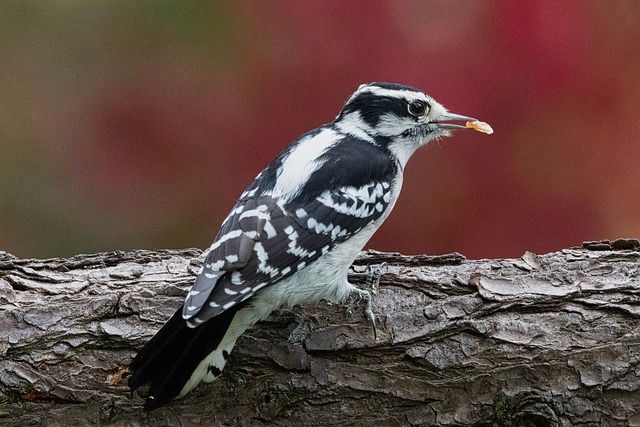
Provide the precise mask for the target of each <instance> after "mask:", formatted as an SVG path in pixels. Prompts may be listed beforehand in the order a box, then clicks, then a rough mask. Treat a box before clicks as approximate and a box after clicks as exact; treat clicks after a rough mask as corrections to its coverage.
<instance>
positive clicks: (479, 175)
mask: <svg viewBox="0 0 640 427" xmlns="http://www.w3.org/2000/svg"><path fill="white" fill-rule="evenodd" d="M0 40H2V42H1V43H0V250H4V251H7V252H10V253H13V254H14V255H17V256H20V257H54V256H69V255H73V254H77V253H91V252H98V251H107V250H118V249H120V250H129V249H135V248H146V249H155V248H181V247H199V248H205V247H207V246H209V244H210V243H211V241H212V239H213V237H214V235H215V234H216V232H217V230H218V226H219V224H220V223H221V221H222V220H223V219H224V217H225V216H226V214H227V213H228V211H229V209H230V208H231V207H232V206H233V204H234V202H235V200H236V198H237V196H238V195H239V194H240V193H241V192H242V191H243V190H244V188H245V187H246V186H247V185H248V184H249V183H250V182H251V180H252V179H253V178H254V177H255V175H256V174H257V173H258V172H259V171H260V170H261V169H262V168H263V167H264V166H265V165H266V164H268V163H269V162H270V161H271V160H272V159H273V158H274V157H275V156H276V155H277V154H278V152H279V151H280V150H281V149H283V148H284V147H285V146H286V145H287V144H288V143H289V142H290V141H292V140H293V139H294V138H296V137H297V136H298V135H300V134H301V133H303V132H305V131H307V130H309V129H311V128H315V127H317V126H318V125H320V124H323V123H326V122H329V121H331V120H333V118H334V117H335V115H336V114H337V113H338V112H339V110H340V108H341V106H342V104H343V102H344V101H345V100H346V99H347V98H348V97H349V95H350V94H351V93H352V92H353V91H354V90H355V89H356V88H357V87H358V85H359V84H361V83H365V82H371V81H391V82H399V83H404V84H408V85H412V86H415V87H418V88H421V89H423V90H425V91H426V92H428V93H429V94H431V95H432V96H433V97H435V98H436V99H437V100H438V101H440V102H441V103H443V104H444V105H445V106H447V107H448V108H449V109H450V110H451V111H453V112H456V113H459V114H465V115H471V116H474V117H477V118H479V119H480V120H483V121H486V122H488V123H490V124H491V125H492V126H493V128H494V130H495V134H494V135H491V136H488V135H483V134H480V133H477V132H461V133H458V134H456V136H455V137H454V138H448V139H444V140H442V141H440V142H436V143H432V144H431V145H429V146H427V147H426V148H423V149H422V150H420V151H419V152H418V153H417V154H416V155H415V156H414V157H413V158H412V160H411V162H409V165H408V167H407V170H406V174H405V181H404V182H405V184H404V189H403V194H402V196H401V198H400V200H399V202H398V204H397V206H396V209H395V211H394V212H393V214H392V215H391V216H390V218H389V219H388V220H387V222H386V223H385V225H384V226H383V228H382V229H381V230H380V231H379V232H378V234H377V235H376V236H375V237H374V238H373V239H372V240H371V241H370V242H369V244H368V246H367V247H369V248H374V249H378V250H391V251H401V252H404V253H411V254H413V253H429V254H439V253H447V252H452V251H458V252H461V253H463V254H464V255H466V256H467V257H469V258H493V257H517V256H520V255H522V254H523V253H524V251H526V250H529V251H534V252H536V253H545V252H549V251H554V250H559V249H562V248H565V247H569V246H573V245H579V244H581V242H582V241H584V240H593V239H603V238H616V237H640V212H639V209H638V206H639V205H640V177H639V174H638V171H637V167H638V164H639V162H638V159H640V120H639V119H640V54H639V52H640V2H638V1H635V0H628V1H614V2H601V1H597V0H592V1H578V0H576V1H562V2H559V1H554V0H549V1H528V2H501V1H478V0H467V1H462V0H455V1H451V0H438V1H423V0H415V1H402V2H401V1H393V0H391V1H371V2H366V1H359V2H346V1H342V0H324V1H322V2H316V3H314V4H313V6H311V5H310V4H309V3H307V2H300V1H294V0H287V1H285V0H282V1H277V2H271V1H251V2H248V1H247V2H245V1H234V2H214V1H188V2H178V1H155V0H153V1H152V0H147V1H137V2H130V1H124V0H122V1H117V0H113V1H91V2H86V1H81V0H65V1H58V0H49V1H46V0H44V1H27V0H19V1H9V0H4V1H3V2H2V3H1V4H0Z"/></svg>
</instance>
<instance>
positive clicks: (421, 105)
mask: <svg viewBox="0 0 640 427" xmlns="http://www.w3.org/2000/svg"><path fill="white" fill-rule="evenodd" d="M425 111H427V104H426V103H425V102H423V101H412V102H411V103H410V104H409V113H411V114H412V115H414V116H421V115H423V114H424V112H425Z"/></svg>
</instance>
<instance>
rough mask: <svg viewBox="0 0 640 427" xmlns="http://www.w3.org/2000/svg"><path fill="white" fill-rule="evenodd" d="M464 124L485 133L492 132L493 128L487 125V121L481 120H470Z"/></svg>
mask: <svg viewBox="0 0 640 427" xmlns="http://www.w3.org/2000/svg"><path fill="white" fill-rule="evenodd" d="M465 126H466V127H468V128H469V129H473V130H477V131H478V132H484V133H486V134H489V135H491V134H492V133H493V129H491V126H489V124H488V123H485V122H481V121H479V120H472V121H468V122H467V123H465Z"/></svg>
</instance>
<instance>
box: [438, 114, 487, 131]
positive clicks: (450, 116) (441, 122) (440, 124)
mask: <svg viewBox="0 0 640 427" xmlns="http://www.w3.org/2000/svg"><path fill="white" fill-rule="evenodd" d="M454 120H455V121H461V122H476V121H478V120H477V119H474V118H473V117H467V116H461V115H460V114H455V113H449V112H447V113H445V114H443V115H441V116H440V117H439V118H438V127H439V128H442V129H470V128H468V127H467V126H465V125H457V124H454V123H445V122H448V121H454Z"/></svg>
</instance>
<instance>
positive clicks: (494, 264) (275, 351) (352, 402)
mask: <svg viewBox="0 0 640 427" xmlns="http://www.w3.org/2000/svg"><path fill="white" fill-rule="evenodd" d="M639 246H640V245H639V244H638V241H637V240H618V241H615V242H592V243H589V244H585V245H583V247H581V248H572V249H567V250H563V251H561V252H556V253H550V254H547V255H541V256H538V255H535V254H532V253H526V254H525V255H524V256H523V257H522V258H520V259H496V260H478V261H471V260H466V259H465V258H464V257H463V256H461V255H459V254H451V255H445V256H437V257H429V256H411V257H408V256H402V255H399V254H389V253H379V252H372V251H370V252H367V253H363V254H362V255H361V256H360V257H359V258H358V260H357V261H356V263H355V264H354V267H353V269H352V270H353V272H352V275H351V280H352V282H353V283H355V284H359V285H360V286H369V285H371V283H366V282H367V279H368V278H369V277H371V274H370V272H371V270H372V269H373V270H375V269H378V270H379V271H381V272H382V273H383V274H382V276H381V280H380V285H379V287H377V289H374V292H377V293H376V294H375V297H374V309H375V310H374V311H375V313H376V315H377V318H378V336H377V340H375V339H374V335H373V333H372V328H371V325H370V324H369V323H368V321H367V320H366V319H365V317H364V316H363V313H362V310H361V309H360V308H358V307H357V306H355V305H354V304H352V305H351V307H346V306H345V305H330V304H326V303H319V304H317V305H315V306H305V307H302V308H300V309H294V310H293V311H292V310H280V311H278V312H276V313H274V314H273V315H272V316H271V317H270V318H269V319H268V320H267V321H264V322H262V323H260V324H258V325H256V326H255V327H253V328H252V329H250V330H249V331H248V332H247V333H246V334H245V335H244V336H243V337H242V338H241V339H240V340H239V342H238V345H237V347H236V348H235V350H234V352H233V353H232V355H231V357H230V360H229V363H228V364H227V368H226V369H225V371H224V374H223V376H222V377H221V378H220V379H218V380H217V381H215V382H213V383H211V384H201V385H200V386H198V387H197V388H196V389H195V390H194V391H193V392H191V393H190V394H189V395H187V396H186V397H185V398H183V399H181V400H178V401H176V402H175V403H173V404H172V405H170V406H168V407H165V408H161V409H158V410H156V411H153V412H152V413H151V414H145V413H143V412H142V410H141V406H142V402H143V399H142V397H141V396H140V395H139V394H138V393H135V394H133V395H131V393H130V392H129V391H128V388H127V386H126V382H127V381H126V376H127V374H126V372H125V371H126V368H127V365H128V364H129V362H130V360H131V358H132V356H133V355H134V354H135V352H136V350H137V349H139V348H140V347H141V346H142V345H143V344H144V343H145V342H146V341H147V340H148V339H149V338H150V337H151V336H152V335H153V334H154V333H155V332H156V331H157V330H158V329H159V328H160V326H161V325H162V324H163V322H164V321H165V320H166V319H167V318H168V317H169V316H170V315H171V314H172V313H173V312H174V311H175V309H176V308H177V307H178V306H179V305H180V304H181V303H182V300H183V297H184V294H185V293H186V291H187V289H188V288H189V286H190V285H191V282H192V280H193V278H194V275H195V273H196V272H197V270H198V266H199V265H200V258H199V256H200V255H201V253H200V251H198V250H193V249H189V250H175V251H171V250H164V251H157V252H154V251H135V252H130V253H124V252H114V253H102V254H96V255H78V256H75V257H73V258H69V259H48V260H28V259H27V260H23V259H17V258H15V257H12V256H11V255H8V254H6V253H0V310H1V311H0V335H1V336H2V338H1V339H0V425H7V426H29V425H45V426H60V425H98V424H100V425H108V426H157V425H183V426H193V425H230V426H245V425H247V426H263V425H274V426H284V425H317V426H321V425H332V426H343V425H361V426H373V425H389V426H394V425H397V426H414V425H422V426H432V425H433V426H471V425H474V426H592V425H593V426H600V425H604V426H640V328H639V323H640V298H639V296H640V249H639ZM383 262H384V263H386V265H384V266H382V267H381V266H380V265H381V263H383ZM369 282H371V281H370V280H369ZM121 377H122V380H120V378H121Z"/></svg>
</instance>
